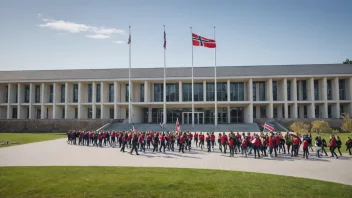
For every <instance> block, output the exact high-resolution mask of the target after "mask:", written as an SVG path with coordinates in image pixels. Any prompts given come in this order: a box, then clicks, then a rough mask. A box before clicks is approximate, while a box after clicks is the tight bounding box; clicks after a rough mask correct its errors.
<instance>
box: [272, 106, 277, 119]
mask: <svg viewBox="0 0 352 198" xmlns="http://www.w3.org/2000/svg"><path fill="white" fill-rule="evenodd" d="M273 117H274V118H277V107H274V108H273Z"/></svg>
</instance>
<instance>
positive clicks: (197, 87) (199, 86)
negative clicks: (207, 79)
mask: <svg viewBox="0 0 352 198" xmlns="http://www.w3.org/2000/svg"><path fill="white" fill-rule="evenodd" d="M193 87H194V88H193V91H194V101H203V100H204V95H203V83H193ZM191 91H192V90H191Z"/></svg>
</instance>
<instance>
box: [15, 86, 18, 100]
mask: <svg viewBox="0 0 352 198" xmlns="http://www.w3.org/2000/svg"><path fill="white" fill-rule="evenodd" d="M17 102H18V85H15V103H17Z"/></svg>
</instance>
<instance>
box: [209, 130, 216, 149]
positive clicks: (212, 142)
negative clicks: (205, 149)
mask: <svg viewBox="0 0 352 198" xmlns="http://www.w3.org/2000/svg"><path fill="white" fill-rule="evenodd" d="M210 141H211V149H212V150H213V151H215V148H214V147H215V135H214V132H212V133H211V135H210Z"/></svg>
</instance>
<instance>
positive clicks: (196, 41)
mask: <svg viewBox="0 0 352 198" xmlns="http://www.w3.org/2000/svg"><path fill="white" fill-rule="evenodd" d="M192 42H193V46H203V47H206V48H216V42H215V40H214V39H208V38H205V37H202V36H199V35H198V34H194V33H192Z"/></svg>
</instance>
